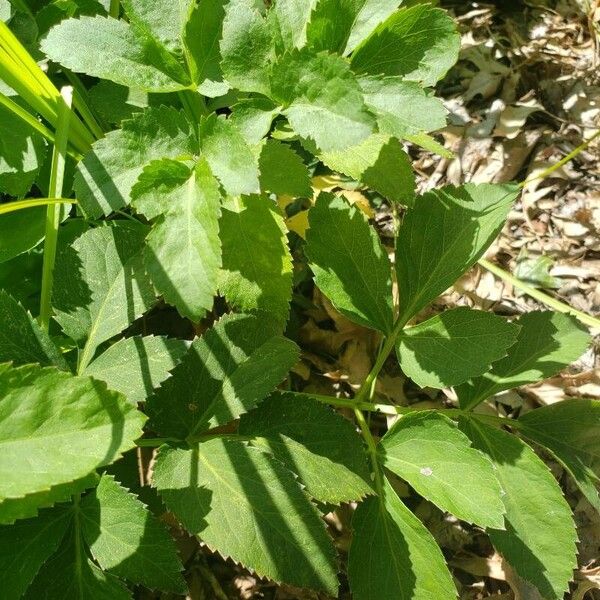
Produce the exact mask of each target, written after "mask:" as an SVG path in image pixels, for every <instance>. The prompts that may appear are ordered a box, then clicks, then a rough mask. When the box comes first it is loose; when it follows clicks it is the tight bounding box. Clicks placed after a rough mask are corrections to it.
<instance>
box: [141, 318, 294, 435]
mask: <svg viewBox="0 0 600 600" xmlns="http://www.w3.org/2000/svg"><path fill="white" fill-rule="evenodd" d="M297 359H298V349H297V347H296V345H295V344H294V343H293V342H291V341H290V340H288V339H286V338H284V337H282V336H281V335H279V326H278V324H277V323H275V322H273V320H272V319H270V318H267V317H266V316H262V317H255V316H250V315H231V314H230V315H227V316H225V317H222V318H221V320H220V321H218V322H217V324H216V325H215V326H214V327H212V328H211V329H209V330H208V331H207V332H206V333H205V334H204V335H203V336H202V337H200V338H198V339H196V340H195V341H194V342H193V343H192V346H191V347H190V349H189V350H188V352H187V354H186V355H185V356H184V357H183V359H182V361H181V363H180V364H179V365H178V366H177V367H175V369H173V371H172V375H171V377H170V378H169V379H167V380H166V381H164V382H163V384H162V386H161V387H160V388H159V389H158V390H157V391H156V393H155V394H154V395H153V396H151V397H150V398H149V400H148V402H147V403H146V408H147V412H148V414H149V415H150V418H151V422H152V426H153V428H154V429H155V430H156V431H158V432H159V433H161V434H163V435H166V436H170V437H176V438H178V439H182V440H183V439H186V438H187V437H188V436H190V435H195V434H198V433H200V432H201V431H203V430H204V429H208V428H210V427H216V426H218V425H224V424H225V423H229V422H230V421H232V420H234V419H236V418H237V417H239V416H240V415H241V414H242V413H244V412H246V411H248V410H250V409H251V408H253V407H254V406H256V404H257V403H258V402H259V401H260V400H262V399H263V398H264V397H265V396H266V395H267V394H268V393H269V392H271V391H273V389H274V388H275V387H276V386H277V385H278V384H279V383H281V381H282V380H283V379H284V378H285V376H286V375H287V373H288V371H289V369H290V368H291V367H292V366H293V365H294V364H295V362H296V361H297Z"/></svg>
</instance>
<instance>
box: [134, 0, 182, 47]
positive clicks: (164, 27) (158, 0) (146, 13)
mask: <svg viewBox="0 0 600 600" xmlns="http://www.w3.org/2000/svg"><path fill="white" fill-rule="evenodd" d="M193 4H194V2H193V0H178V1H177V2H164V0H123V7H124V9H125V12H126V13H127V16H128V17H129V21H130V23H133V24H135V25H137V26H138V27H139V28H141V29H142V30H145V31H147V32H148V33H149V34H150V35H151V36H152V37H153V38H154V39H156V40H157V41H158V42H160V43H161V44H162V45H163V46H164V47H165V48H167V50H169V51H170V52H173V53H180V52H181V51H182V41H181V38H182V34H183V30H184V26H185V23H186V22H187V19H188V16H189V14H190V11H191V7H192V5H193Z"/></svg>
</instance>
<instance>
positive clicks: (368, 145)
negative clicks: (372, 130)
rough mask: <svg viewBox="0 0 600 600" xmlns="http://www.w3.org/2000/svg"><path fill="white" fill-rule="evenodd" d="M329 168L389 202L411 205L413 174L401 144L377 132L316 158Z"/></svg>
mask: <svg viewBox="0 0 600 600" xmlns="http://www.w3.org/2000/svg"><path fill="white" fill-rule="evenodd" d="M319 158H320V159H321V161H322V162H323V163H324V164H325V165H327V166H328V167H329V168H330V169H332V170H333V171H338V172H339V173H344V174H345V175H348V176H349V177H352V178H353V179H356V180H357V181H360V182H362V183H364V184H365V185H367V186H368V187H370V188H371V189H373V190H375V191H376V192H379V193H380V194H381V195H382V196H384V197H385V198H387V199H388V200H391V201H392V202H399V203H400V204H405V205H406V206H411V207H412V206H413V205H414V198H415V187H416V183H415V174H414V172H413V169H412V162H411V160H410V157H409V156H408V154H406V152H405V151H404V148H403V147H402V144H401V143H400V142H399V141H398V140H397V139H394V138H390V137H388V136H387V135H382V134H379V133H376V134H373V135H371V136H369V137H368V138H367V139H366V140H365V141H364V142H361V143H360V144H358V145H357V146H352V147H351V148H346V150H341V151H338V152H325V153H323V154H321V155H320V157H319Z"/></svg>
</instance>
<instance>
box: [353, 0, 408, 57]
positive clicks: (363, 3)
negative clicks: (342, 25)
mask: <svg viewBox="0 0 600 600" xmlns="http://www.w3.org/2000/svg"><path fill="white" fill-rule="evenodd" d="M353 1H354V3H355V4H356V5H357V6H359V7H360V8H359V10H358V13H357V15H356V17H355V18H354V21H353V23H352V28H351V30H350V35H349V36H348V43H347V44H346V50H345V52H344V53H345V54H348V53H350V52H352V50H354V49H355V48H356V46H358V45H359V44H360V43H361V42H362V41H363V40H364V39H365V38H366V37H367V36H368V35H369V34H370V33H371V32H372V31H373V30H374V29H375V27H377V25H379V24H380V23H382V22H383V21H385V20H386V19H387V18H388V17H389V16H390V15H391V14H392V13H393V12H395V10H396V9H397V8H398V4H402V2H398V0H358V1H356V0H353Z"/></svg>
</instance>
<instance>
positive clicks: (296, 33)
mask: <svg viewBox="0 0 600 600" xmlns="http://www.w3.org/2000/svg"><path fill="white" fill-rule="evenodd" d="M318 1H319V0H278V1H277V2H275V4H274V5H273V7H272V8H271V10H270V13H269V18H270V20H271V22H272V23H273V24H274V29H275V31H276V32H277V35H276V38H275V39H276V41H277V42H278V43H279V45H280V46H281V47H282V49H283V50H293V49H294V48H302V47H303V46H304V45H305V44H306V28H307V25H308V22H309V21H310V15H311V13H312V11H313V9H314V7H315V5H316V4H317V2H318Z"/></svg>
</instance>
